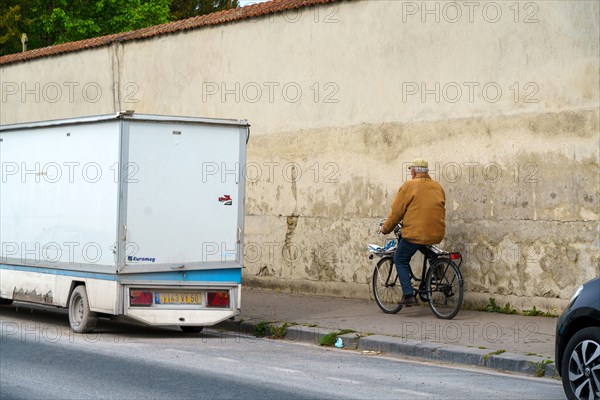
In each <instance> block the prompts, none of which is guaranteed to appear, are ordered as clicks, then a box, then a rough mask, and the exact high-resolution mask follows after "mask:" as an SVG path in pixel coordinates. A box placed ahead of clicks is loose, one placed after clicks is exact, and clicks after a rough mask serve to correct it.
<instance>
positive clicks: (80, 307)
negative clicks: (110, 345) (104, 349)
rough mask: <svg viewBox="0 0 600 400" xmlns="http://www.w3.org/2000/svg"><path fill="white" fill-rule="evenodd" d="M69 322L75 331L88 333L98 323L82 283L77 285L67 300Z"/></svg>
mask: <svg viewBox="0 0 600 400" xmlns="http://www.w3.org/2000/svg"><path fill="white" fill-rule="evenodd" d="M69 323H70V324H71V329H73V332H75V333H89V332H91V331H93V330H94V328H95V327H96V324H97V323H98V316H97V314H96V313H95V312H92V311H90V305H89V302H88V296H87V292H86V290H85V286H84V285H79V286H77V287H76V288H75V289H74V290H73V293H71V299H70V300H69Z"/></svg>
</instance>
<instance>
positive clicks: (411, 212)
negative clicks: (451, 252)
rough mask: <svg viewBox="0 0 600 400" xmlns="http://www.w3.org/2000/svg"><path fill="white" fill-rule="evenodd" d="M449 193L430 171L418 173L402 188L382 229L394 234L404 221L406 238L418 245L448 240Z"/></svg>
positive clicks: (403, 232)
mask: <svg viewBox="0 0 600 400" xmlns="http://www.w3.org/2000/svg"><path fill="white" fill-rule="evenodd" d="M445 204H446V194H445V193H444V189H442V186H440V184H439V183H437V182H436V181H434V180H433V179H431V177H430V176H429V174H417V175H416V176H415V177H414V178H413V179H411V180H410V181H408V182H406V183H404V185H402V186H401V187H400V190H398V193H397V194H396V197H395V198H394V202H393V203H392V209H391V211H390V215H388V217H387V220H386V221H385V224H384V225H383V227H382V232H383V233H385V234H387V233H390V232H391V231H392V230H393V229H394V227H395V226H396V225H397V224H398V222H400V221H402V238H403V239H406V240H408V241H409V242H412V243H416V244H437V243H439V242H441V241H442V239H444V233H445V227H446V224H445V219H446V209H445Z"/></svg>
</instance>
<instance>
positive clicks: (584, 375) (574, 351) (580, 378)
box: [561, 327, 600, 400]
mask: <svg viewBox="0 0 600 400" xmlns="http://www.w3.org/2000/svg"><path fill="white" fill-rule="evenodd" d="M561 371H562V382H563V388H564V389H565V394H566V395H567V398H569V399H577V400H582V399H598V398H600V327H589V328H584V329H582V330H580V331H579V332H577V333H576V334H575V335H573V337H572V338H571V340H569V343H568V344H567V347H566V349H565V353H564V355H563V359H562V366H561Z"/></svg>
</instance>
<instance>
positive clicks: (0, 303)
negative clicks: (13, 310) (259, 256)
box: [0, 297, 13, 306]
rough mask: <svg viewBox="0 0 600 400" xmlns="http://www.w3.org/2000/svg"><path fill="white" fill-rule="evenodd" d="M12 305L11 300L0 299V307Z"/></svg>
mask: <svg viewBox="0 0 600 400" xmlns="http://www.w3.org/2000/svg"><path fill="white" fill-rule="evenodd" d="M12 303H13V300H12V299H3V298H2V297H0V306H10V305H11V304H12Z"/></svg>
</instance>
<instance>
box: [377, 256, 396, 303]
mask: <svg viewBox="0 0 600 400" xmlns="http://www.w3.org/2000/svg"><path fill="white" fill-rule="evenodd" d="M373 294H374V296H375V302H376V303H377V305H378V306H379V308H381V311H383V312H384V313H386V314H396V313H397V312H398V311H400V310H401V309H402V287H401V286H400V281H399V280H398V272H397V271H396V265H395V264H394V260H393V258H392V257H384V258H382V259H381V260H379V262H378V263H377V265H376V266H375V270H374V271H373Z"/></svg>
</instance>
